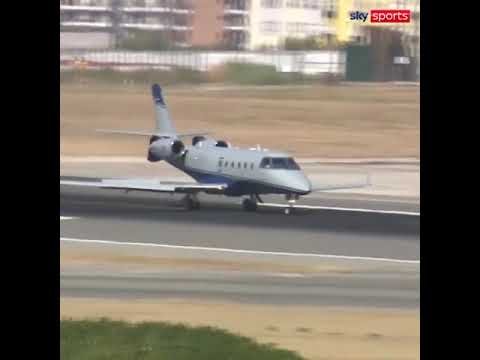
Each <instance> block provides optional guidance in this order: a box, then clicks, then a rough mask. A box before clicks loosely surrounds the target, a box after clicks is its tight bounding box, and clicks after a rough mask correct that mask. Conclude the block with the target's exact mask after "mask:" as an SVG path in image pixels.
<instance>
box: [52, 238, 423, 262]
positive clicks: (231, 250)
mask: <svg viewBox="0 0 480 360" xmlns="http://www.w3.org/2000/svg"><path fill="white" fill-rule="evenodd" d="M60 241H65V242H79V243H90V244H106V245H120V246H144V247H159V248H167V249H183V250H200V251H211V252H229V253H237V254H255V255H276V256H296V257H317V258H324V259H340V260H363V261H383V262H393V263H403V264H420V260H402V259H389V258H377V257H364V256H344V255H328V254H315V253H289V252H276V251H259V250H242V249H227V248H212V247H203V246H183V245H169V244H156V243H141V242H122V241H111V240H90V239H74V238H67V237H61V238H60Z"/></svg>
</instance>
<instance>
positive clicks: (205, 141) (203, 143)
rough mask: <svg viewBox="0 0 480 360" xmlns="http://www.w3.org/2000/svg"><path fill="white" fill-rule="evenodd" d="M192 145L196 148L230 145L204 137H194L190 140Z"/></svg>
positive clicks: (225, 146) (226, 146)
mask: <svg viewBox="0 0 480 360" xmlns="http://www.w3.org/2000/svg"><path fill="white" fill-rule="evenodd" d="M192 145H193V146H197V147H215V146H216V147H224V148H228V147H230V144H229V143H228V142H226V141H224V140H215V139H210V138H205V137H204V136H195V137H194V138H193V139H192Z"/></svg>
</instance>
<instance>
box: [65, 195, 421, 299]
mask: <svg viewBox="0 0 480 360" xmlns="http://www.w3.org/2000/svg"><path fill="white" fill-rule="evenodd" d="M180 198H181V196H171V195H159V194H149V193H129V194H124V193H122V192H118V191H111V190H97V189H81V188H73V187H67V186H62V187H61V194H60V207H61V215H62V216H67V217H73V219H72V220H68V221H61V236H62V238H75V239H95V240H111V241H117V242H125V243H128V242H137V243H138V242H140V243H154V244H166V245H173V246H178V245H180V246H194V247H206V248H226V249H239V250H251V251H256V252H284V253H289V254H290V253H293V254H295V253H303V254H323V255H325V254H326V255H341V256H353V257H369V258H370V257H374V258H387V259H399V260H419V254H420V239H419V222H420V218H419V216H406V215H397V214H383V213H362V212H351V211H337V210H302V211H298V212H297V213H295V214H294V215H290V216H286V215H284V214H283V213H282V212H281V210H280V209H261V210H259V211H258V212H257V213H246V212H244V211H243V210H242V209H241V206H240V199H238V198H225V197H220V196H218V197H217V196H208V195H205V196H201V197H200V201H201V202H202V209H201V210H200V211H193V212H186V211H185V210H183V208H182V207H181V206H180V205H179V200H180ZM265 200H266V201H275V202H282V201H283V199H281V198H278V197H277V198H268V197H267V198H266V199H265ZM302 203H304V204H309V205H321V206H327V207H346V208H362V209H377V210H395V211H410V212H418V211H419V205H418V203H416V202H411V201H403V200H401V199H390V198H368V197H355V196H347V195H343V194H342V195H335V194H324V195H321V196H316V197H312V198H310V199H309V200H304V201H302ZM178 251H179V252H181V251H182V250H181V249H180V250H178ZM202 256H206V255H205V254H203V255H202ZM207 256H208V254H207ZM229 256H230V258H231V257H235V254H233V255H232V254H229ZM258 256H261V254H260V255H251V257H252V258H255V257H258ZM304 260H305V261H309V262H321V261H322V259H320V258H311V259H309V258H307V257H306V258H305V259H304ZM278 261H282V260H278ZM299 261H303V259H300V260H299ZM418 268H419V266H418V264H417V265H413V267H412V265H402V264H399V265H398V268H396V269H393V270H391V269H390V270H388V271H385V270H381V269H380V270H378V271H375V272H365V273H362V272H355V273H352V274H348V275H345V274H343V275H342V274H333V275H332V274H330V275H328V276H327V275H323V276H300V277H295V276H293V277H282V276H276V275H271V274H262V273H255V272H252V273H235V272H201V271H199V272H192V271H189V272H188V271H187V272H185V271H183V272H182V271H173V272H157V273H142V274H133V275H132V274H129V273H128V272H121V273H118V272H117V273H112V272H110V273H109V272H107V273H105V272H103V273H102V272H98V271H96V270H93V269H81V270H78V269H77V270H75V271H62V274H61V294H62V296H82V297H95V296H98V297H109V298H162V297H189V298H190V297H195V298H209V299H219V298H220V299H227V300H234V301H241V302H254V303H275V304H310V305H338V306H341V305H350V306H378V307H418V305H419V296H420V295H419V269H418Z"/></svg>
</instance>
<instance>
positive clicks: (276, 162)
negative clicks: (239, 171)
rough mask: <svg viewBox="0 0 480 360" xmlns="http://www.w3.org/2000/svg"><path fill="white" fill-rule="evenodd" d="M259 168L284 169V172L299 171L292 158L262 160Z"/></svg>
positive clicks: (267, 158)
mask: <svg viewBox="0 0 480 360" xmlns="http://www.w3.org/2000/svg"><path fill="white" fill-rule="evenodd" d="M260 168H263V169H284V170H300V167H299V166H298V164H297V163H296V162H295V160H294V159H293V158H280V157H274V158H271V157H266V158H263V159H262V162H261V163H260Z"/></svg>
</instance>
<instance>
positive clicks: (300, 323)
mask: <svg viewBox="0 0 480 360" xmlns="http://www.w3.org/2000/svg"><path fill="white" fill-rule="evenodd" d="M60 303H61V305H60V317H61V318H74V319H82V318H100V317H109V318H112V319H119V320H126V321H132V322H139V321H169V322H176V323H177V322H180V323H187V324H190V325H193V326H200V325H211V326H218V327H220V328H223V329H227V330H230V331H233V332H235V333H239V334H242V335H246V336H249V337H254V338H255V339H257V340H258V341H260V342H263V343H273V344H277V345H278V346H281V347H284V348H287V349H291V350H296V351H298V352H299V353H301V354H302V355H304V356H305V357H307V358H309V359H318V360H320V359H333V360H337V359H344V360H360V359H370V360H376V359H378V360H380V359H382V360H383V359H419V357H420V354H419V351H420V330H419V327H420V326H419V312H418V311H413V310H412V311H409V310H377V309H340V308H319V307H305V306H284V307H280V306H269V305H245V304H234V303H223V302H222V303H217V302H204V301H195V300H189V301H181V300H169V301H161V302H160V301H145V300H141V301H140V300H130V301H128V300H125V301H119V300H104V299H78V298H75V299H73V298H61V301H60ZM300 329H301V330H300Z"/></svg>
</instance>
